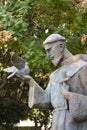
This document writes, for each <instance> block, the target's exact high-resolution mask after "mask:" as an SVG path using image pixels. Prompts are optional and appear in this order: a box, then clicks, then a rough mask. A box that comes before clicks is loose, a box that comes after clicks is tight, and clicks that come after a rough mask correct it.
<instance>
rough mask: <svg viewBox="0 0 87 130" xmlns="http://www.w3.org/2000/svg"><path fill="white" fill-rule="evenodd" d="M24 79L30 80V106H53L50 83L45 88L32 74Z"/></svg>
mask: <svg viewBox="0 0 87 130" xmlns="http://www.w3.org/2000/svg"><path fill="white" fill-rule="evenodd" d="M24 78H25V79H24V80H26V79H27V80H29V95H28V106H29V107H30V108H49V109H50V108H52V105H51V103H50V83H49V84H48V87H47V89H46V90H43V89H42V88H41V87H40V86H39V85H38V84H37V83H36V82H35V80H34V79H33V78H32V77H30V76H27V77H26V76H25V77H24Z"/></svg>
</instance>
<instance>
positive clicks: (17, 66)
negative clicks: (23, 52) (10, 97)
mask: <svg viewBox="0 0 87 130" xmlns="http://www.w3.org/2000/svg"><path fill="white" fill-rule="evenodd" d="M11 61H12V64H13V66H12V67H9V68H5V69H4V72H7V73H11V74H10V75H9V76H8V77H7V79H9V78H11V77H13V76H14V75H16V76H17V77H22V76H24V75H27V74H29V73H30V68H29V66H28V63H27V62H25V61H24V59H22V58H21V57H20V56H18V55H17V54H13V55H12V57H11Z"/></svg>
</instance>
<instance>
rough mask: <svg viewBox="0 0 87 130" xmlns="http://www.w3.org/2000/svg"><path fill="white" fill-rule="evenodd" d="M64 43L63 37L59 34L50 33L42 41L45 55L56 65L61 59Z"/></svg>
mask: <svg viewBox="0 0 87 130" xmlns="http://www.w3.org/2000/svg"><path fill="white" fill-rule="evenodd" d="M65 45H66V43H65V38H64V37H63V36H61V35H59V34H51V35H50V36H48V37H47V38H46V40H45V41H44V42H43V46H44V48H45V50H46V53H47V56H48V57H50V58H51V61H52V64H53V65H54V66H57V65H58V63H60V61H61V60H62V59H63V56H64V49H65Z"/></svg>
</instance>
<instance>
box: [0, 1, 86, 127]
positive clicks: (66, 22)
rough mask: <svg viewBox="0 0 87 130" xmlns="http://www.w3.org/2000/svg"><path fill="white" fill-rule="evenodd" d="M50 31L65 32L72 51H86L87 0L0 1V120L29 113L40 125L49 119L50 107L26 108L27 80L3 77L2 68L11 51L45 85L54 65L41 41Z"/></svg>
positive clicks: (5, 121)
mask: <svg viewBox="0 0 87 130" xmlns="http://www.w3.org/2000/svg"><path fill="white" fill-rule="evenodd" d="M51 33H59V34H61V35H63V36H65V37H66V44H67V47H68V49H69V50H70V51H71V52H72V53H73V54H77V53H87V1H86V0H12V1H11V0H1V1H0V124H3V123H6V124H7V125H10V124H13V123H16V122H18V120H19V119H24V118H26V117H28V116H29V117H30V115H31V117H30V119H32V120H34V121H35V122H36V121H37V122H36V124H38V123H40V124H41V126H42V124H43V123H42V122H44V121H47V122H44V124H46V123H48V122H49V117H48V114H49V113H50V111H49V112H48V113H46V114H45V112H42V111H39V110H32V111H30V109H29V108H27V106H28V105H27V95H28V84H26V83H23V82H21V81H17V79H15V78H12V79H10V80H7V79H6V76H7V74H5V73H4V72H3V68H6V67H8V66H11V61H10V57H11V54H12V52H15V53H17V54H18V55H20V56H22V57H23V58H24V59H25V60H26V61H27V62H29V66H30V68H31V76H32V77H33V78H34V79H35V80H36V81H37V82H38V83H39V85H40V86H42V87H43V88H44V89H45V88H46V86H47V82H48V79H49V78H48V77H49V74H50V73H51V72H52V71H53V70H54V69H55V68H54V67H53V66H52V65H51V63H50V62H49V60H50V59H48V58H47V57H46V54H45V52H44V49H43V47H42V42H43V41H44V39H45V38H46V37H47V36H48V35H50V34H51ZM19 110H20V111H19ZM40 112H41V113H40ZM36 115H37V116H36ZM34 116H35V117H34ZM36 119H37V120H36ZM42 119H43V120H42ZM46 125H47V124H46Z"/></svg>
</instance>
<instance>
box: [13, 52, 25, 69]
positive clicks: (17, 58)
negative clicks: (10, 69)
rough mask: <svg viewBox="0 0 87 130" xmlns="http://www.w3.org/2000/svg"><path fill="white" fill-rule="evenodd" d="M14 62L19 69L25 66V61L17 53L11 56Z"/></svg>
mask: <svg viewBox="0 0 87 130" xmlns="http://www.w3.org/2000/svg"><path fill="white" fill-rule="evenodd" d="M11 60H12V64H13V65H14V66H15V67H16V68H17V69H19V70H21V69H23V68H24V67H25V61H24V59H22V58H21V57H20V56H18V55H17V54H13V55H12V57H11Z"/></svg>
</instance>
